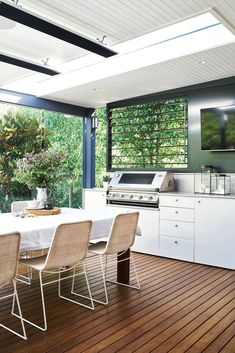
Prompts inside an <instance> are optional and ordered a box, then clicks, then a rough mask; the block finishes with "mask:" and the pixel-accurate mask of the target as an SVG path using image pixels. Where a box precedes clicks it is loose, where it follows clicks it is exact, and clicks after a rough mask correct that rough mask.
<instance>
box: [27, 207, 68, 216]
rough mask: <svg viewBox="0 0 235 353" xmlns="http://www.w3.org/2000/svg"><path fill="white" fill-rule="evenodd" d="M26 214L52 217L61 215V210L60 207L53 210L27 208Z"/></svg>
mask: <svg viewBox="0 0 235 353" xmlns="http://www.w3.org/2000/svg"><path fill="white" fill-rule="evenodd" d="M26 212H27V214H28V215H34V216H52V215H56V214H60V213H61V209H60V208H59V207H54V208H52V210H44V209H39V208H26Z"/></svg>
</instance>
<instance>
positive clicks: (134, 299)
mask: <svg viewBox="0 0 235 353" xmlns="http://www.w3.org/2000/svg"><path fill="white" fill-rule="evenodd" d="M135 258H136V265H137V270H138V274H139V279H140V284H141V290H140V292H139V291H137V290H133V289H129V288H124V287H120V286H116V285H109V300H110V301H109V304H108V305H107V306H103V305H98V304H96V309H95V311H94V312H92V311H90V310H88V309H85V308H83V307H81V306H76V305H75V304H72V303H69V302H66V301H64V300H62V299H59V298H58V297H57V287H56V285H50V286H47V287H46V288H45V299H46V308H47V316H48V330H47V331H46V332H41V331H39V330H37V329H35V328H33V327H31V326H29V325H28V324H27V325H26V329H27V334H28V341H26V342H25V341H23V340H20V339H19V338H18V337H16V336H14V335H12V334H10V333H8V332H7V331H5V330H3V329H0V330H1V335H0V353H12V352H17V353H63V352H66V353H79V352H85V353H99V352H102V353H114V352H126V353H131V352H139V353H140V352H142V353H148V352H158V353H167V352H170V353H186V352H187V353H219V352H220V353H235V338H234V337H235V327H234V326H235V272H234V271H232V270H227V269H222V268H216V267H210V266H205V265H200V264H193V263H188V262H183V261H177V260H171V259H166V258H161V257H155V256H150V255H144V254H138V253H136V254H135ZM96 261H97V260H96V258H92V259H89V264H88V267H89V273H91V271H92V277H91V282H92V288H93V291H94V292H95V293H96V294H97V293H99V292H100V291H101V289H102V288H101V286H100V284H99V283H100V275H99V268H98V267H97V263H96ZM93 265H94V267H93ZM91 266H92V267H91ZM111 273H112V274H114V275H115V273H116V269H115V268H113V270H112V271H111ZM83 283H84V281H83V280H81V282H80V287H81V286H82V285H83ZM18 288H19V294H20V299H21V305H22V309H23V312H24V313H25V315H29V314H33V317H34V319H35V320H40V317H41V304H40V296H39V293H38V292H39V291H38V289H39V288H38V280H37V276H34V279H33V284H32V286H31V287H30V286H27V285H24V284H20V283H19V284H18ZM63 288H64V290H65V291H66V290H68V289H69V283H67V280H66V281H65V283H64V284H63ZM6 292H7V290H6V289H5V288H3V289H1V290H0V294H5V293H6ZM0 308H1V311H0V314H1V318H4V317H5V322H6V323H12V327H15V328H20V325H19V322H18V321H17V320H16V319H15V318H14V319H12V318H10V317H9V316H6V315H7V310H8V311H9V310H10V301H8V303H7V304H5V303H3V301H1V302H0Z"/></svg>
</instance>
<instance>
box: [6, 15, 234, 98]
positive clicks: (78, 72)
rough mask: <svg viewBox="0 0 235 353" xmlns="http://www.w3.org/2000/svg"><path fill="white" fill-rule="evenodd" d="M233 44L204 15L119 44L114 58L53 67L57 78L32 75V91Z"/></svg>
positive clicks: (222, 28)
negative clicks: (56, 71)
mask: <svg viewBox="0 0 235 353" xmlns="http://www.w3.org/2000/svg"><path fill="white" fill-rule="evenodd" d="M234 41H235V37H234V35H233V34H232V33H231V32H230V31H229V30H228V29H227V28H226V27H225V26H224V25H223V24H222V23H221V22H220V21H219V20H218V19H217V18H216V17H215V16H214V15H213V14H212V13H210V12H207V13H204V14H201V15H199V16H196V17H193V18H190V19H187V20H185V21H182V22H178V23H176V24H173V25H171V26H168V27H165V28H162V29H159V30H157V31H154V32H151V33H148V34H145V35H143V36H140V37H138V38H135V39H132V40H129V41H126V42H123V43H121V44H118V45H116V46H114V47H113V48H112V49H113V50H115V51H117V52H118V53H119V54H118V55H116V56H113V57H110V58H107V59H104V58H101V57H99V56H97V55H93V54H90V55H87V56H84V57H82V58H80V59H77V60H74V61H73V62H70V63H67V64H64V65H59V66H58V67H56V69H57V70H58V71H61V72H62V74H60V75H57V76H56V77H53V78H49V79H48V78H47V79H45V76H43V75H35V78H36V76H37V80H36V81H35V86H34V88H35V89H36V90H37V95H39V96H42V95H46V94H50V93H53V92H56V91H61V90H64V89H67V88H71V87H74V86H79V85H83V84H86V83H89V82H92V81H97V80H101V79H105V78H108V77H112V76H114V75H119V74H123V73H126V72H129V71H133V70H137V69H141V68H143V67H146V66H151V65H155V64H158V63H161V62H164V61H169V60H173V59H176V58H179V57H182V56H185V55H190V54H193V53H196V52H200V51H205V50H208V49H211V48H214V47H218V46H221V45H225V44H228V43H231V42H234ZM31 78H33V76H31ZM26 80H27V79H26ZM40 81H41V82H40ZM20 83H23V81H18V82H16V83H15V84H11V85H7V86H5V87H4V88H6V89H13V90H17V91H20V90H21V91H22V86H21V88H20ZM24 92H25V90H24ZM26 93H27V92H26ZM30 93H32V84H31V86H30ZM34 93H35V92H34Z"/></svg>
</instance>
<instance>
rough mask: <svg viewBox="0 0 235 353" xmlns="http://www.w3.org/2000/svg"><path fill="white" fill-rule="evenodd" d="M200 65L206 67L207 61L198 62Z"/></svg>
mask: <svg viewBox="0 0 235 353" xmlns="http://www.w3.org/2000/svg"><path fill="white" fill-rule="evenodd" d="M198 64H201V65H205V64H207V60H201V61H199V62H198Z"/></svg>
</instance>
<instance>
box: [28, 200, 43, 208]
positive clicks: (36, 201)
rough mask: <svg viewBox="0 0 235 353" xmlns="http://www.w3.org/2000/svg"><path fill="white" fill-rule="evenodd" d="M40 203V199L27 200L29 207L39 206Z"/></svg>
mask: <svg viewBox="0 0 235 353" xmlns="http://www.w3.org/2000/svg"><path fill="white" fill-rule="evenodd" d="M39 204H40V201H38V200H31V201H27V206H28V208H38V207H39Z"/></svg>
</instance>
